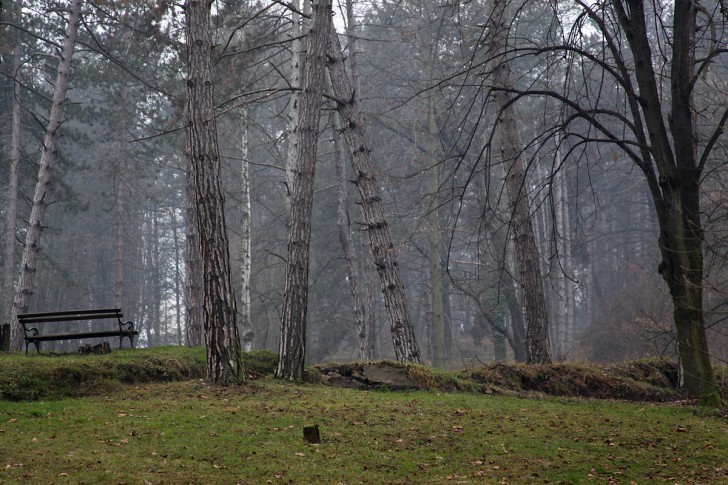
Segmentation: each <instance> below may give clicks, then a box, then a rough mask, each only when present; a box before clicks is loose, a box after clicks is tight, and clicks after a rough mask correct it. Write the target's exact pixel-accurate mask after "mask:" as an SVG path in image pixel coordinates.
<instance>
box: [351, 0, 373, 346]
mask: <svg viewBox="0 0 728 485" xmlns="http://www.w3.org/2000/svg"><path fill="white" fill-rule="evenodd" d="M354 4H355V2H354V0H346V35H347V41H348V43H347V51H348V54H349V56H348V57H347V60H348V61H349V74H350V75H351V85H352V86H353V89H354V98H355V100H356V103H357V105H360V100H361V82H360V76H359V50H358V47H357V45H358V37H357V35H358V34H357V23H356V16H355V12H354ZM360 255H361V263H362V264H361V266H360V269H361V273H360V276H361V280H360V283H361V293H362V297H363V305H364V334H365V337H364V339H365V343H364V346H365V348H366V355H367V356H368V360H373V359H375V358H376V350H377V324H376V318H375V314H374V310H375V308H376V307H375V294H376V286H377V283H376V276H375V275H374V268H375V265H374V255H373V254H372V248H371V246H370V245H369V244H367V241H366V238H361V253H360Z"/></svg>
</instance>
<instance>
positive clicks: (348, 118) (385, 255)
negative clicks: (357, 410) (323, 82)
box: [328, 29, 421, 363]
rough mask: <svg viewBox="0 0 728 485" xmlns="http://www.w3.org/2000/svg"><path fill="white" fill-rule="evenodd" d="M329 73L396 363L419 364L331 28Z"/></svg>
mask: <svg viewBox="0 0 728 485" xmlns="http://www.w3.org/2000/svg"><path fill="white" fill-rule="evenodd" d="M328 57H329V65H328V68H329V73H330V75H331V85H332V88H333V91H334V96H335V97H336V98H337V99H336V102H337V110H338V112H339V114H340V116H341V118H342V120H343V122H344V123H343V124H344V137H345V139H346V143H347V146H348V148H349V155H350V156H351V162H352V164H353V165H354V170H355V172H356V174H355V181H354V183H355V184H356V186H357V189H358V190H359V197H360V199H361V200H360V202H361V207H362V212H363V214H364V220H365V223H366V229H367V233H368V234H369V243H370V245H371V248H372V252H373V253H374V264H375V266H376V267H377V272H378V273H379V279H380V282H381V285H382V292H383V294H384V306H385V307H386V308H387V312H388V314H389V321H390V328H391V331H392V342H393V344H394V352H395V355H396V357H397V360H398V361H400V362H417V363H419V362H420V361H421V357H420V350H419V348H418V347H417V341H416V340H415V334H414V328H413V326H412V321H411V320H410V317H409V313H408V312H407V301H406V298H405V292H404V285H403V284H402V280H401V278H400V274H399V267H398V265H397V261H396V258H395V254H394V245H393V244H392V239H391V238H390V236H389V228H388V226H387V221H386V219H385V218H384V212H383V211H382V204H381V201H382V199H381V197H380V196H379V186H378V185H377V182H376V176H375V173H374V168H373V166H372V163H371V161H370V159H369V148H367V144H366V137H365V135H364V120H363V118H362V115H361V111H360V109H359V104H358V103H357V102H356V97H355V95H354V92H353V90H352V88H351V83H350V82H349V78H348V77H347V75H346V70H345V69H344V60H343V55H342V50H341V44H340V43H339V38H338V36H337V35H336V32H335V31H334V30H333V29H332V31H331V35H330V41H329V44H328Z"/></svg>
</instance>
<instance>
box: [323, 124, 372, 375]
mask: <svg viewBox="0 0 728 485" xmlns="http://www.w3.org/2000/svg"><path fill="white" fill-rule="evenodd" d="M331 125H332V126H333V132H334V133H333V136H334V162H335V165H336V190H337V193H338V217H337V219H336V226H337V228H338V233H339V243H340V244H341V247H342V249H343V250H344V259H346V269H347V274H346V279H347V281H348V282H349V293H350V294H351V306H352V308H353V309H354V325H355V327H356V337H357V343H358V345H359V358H360V359H361V360H363V361H367V360H372V358H373V357H372V356H371V354H370V353H369V349H368V348H367V342H368V341H369V339H367V330H368V328H367V326H366V323H365V322H366V310H365V308H364V302H363V300H362V295H361V289H360V287H359V272H358V271H357V267H356V252H355V251H354V241H353V239H352V237H351V219H350V217H349V200H348V197H347V195H346V173H345V170H344V147H343V146H342V145H343V143H342V141H341V132H342V127H341V119H340V118H339V117H338V116H337V114H336V113H335V112H333V111H332V112H331Z"/></svg>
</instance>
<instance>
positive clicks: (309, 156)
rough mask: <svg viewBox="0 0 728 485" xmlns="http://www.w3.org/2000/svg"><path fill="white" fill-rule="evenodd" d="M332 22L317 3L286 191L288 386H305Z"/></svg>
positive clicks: (283, 363) (282, 356)
mask: <svg viewBox="0 0 728 485" xmlns="http://www.w3.org/2000/svg"><path fill="white" fill-rule="evenodd" d="M330 19H331V0H320V1H319V2H317V3H315V4H314V5H313V22H312V25H311V28H310V30H309V32H308V36H307V46H306V51H307V52H306V61H305V64H306V65H305V68H304V79H303V91H302V92H301V96H300V99H299V101H300V113H299V115H300V118H299V123H298V126H297V129H296V132H297V134H298V137H299V139H298V150H297V156H296V161H295V164H294V166H293V167H292V170H291V175H292V176H293V179H292V180H291V181H290V182H289V184H290V185H289V187H288V188H289V191H290V208H289V213H288V214H289V217H288V260H287V261H286V285H285V292H284V295H283V321H282V326H281V339H280V342H279V347H278V366H277V368H276V377H278V378H281V379H287V380H291V381H302V380H303V366H304V362H305V358H306V314H307V310H308V268H309V244H310V240H311V210H312V207H313V182H314V174H315V169H316V153H317V148H318V135H319V119H320V117H321V105H322V99H323V91H324V73H325V70H326V43H327V42H328V37H329V30H330V29H331V20H330Z"/></svg>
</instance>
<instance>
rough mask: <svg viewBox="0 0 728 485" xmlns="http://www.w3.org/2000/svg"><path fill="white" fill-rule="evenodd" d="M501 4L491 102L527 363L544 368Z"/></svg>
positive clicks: (540, 304)
mask: <svg viewBox="0 0 728 485" xmlns="http://www.w3.org/2000/svg"><path fill="white" fill-rule="evenodd" d="M505 4H506V2H505V1H504V0H493V15H492V19H491V22H492V27H493V32H494V33H495V35H494V38H493V40H492V42H493V44H492V48H493V51H494V53H495V55H496V56H497V57H496V58H495V61H494V72H495V80H494V81H495V88H496V91H495V94H494V98H495V105H496V109H497V110H498V113H499V115H500V116H499V120H498V127H497V128H498V133H499V135H500V144H501V148H500V152H501V158H502V160H503V163H504V164H505V167H506V193H507V195H508V199H509V205H510V207H509V209H510V216H511V229H512V231H513V234H514V241H515V246H516V265H517V266H518V275H519V279H520V284H521V287H522V288H523V300H524V307H525V317H526V352H527V362H528V363H531V364H545V363H549V362H551V356H550V354H549V352H550V349H549V329H548V317H547V315H546V298H545V296H544V290H543V281H542V278H541V267H540V264H541V263H540V260H539V257H538V248H537V247H536V238H535V235H534V231H533V223H532V220H531V215H530V209H529V202H528V182H527V180H526V171H525V169H524V167H523V160H522V158H521V151H522V147H523V144H522V143H521V141H520V139H519V136H518V126H517V124H516V117H515V112H514V109H513V107H512V105H511V104H510V95H509V94H508V93H507V92H506V91H504V89H511V88H512V86H513V84H512V81H511V71H510V66H509V64H508V60H507V59H506V58H505V52H506V48H507V28H506V23H505Z"/></svg>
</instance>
